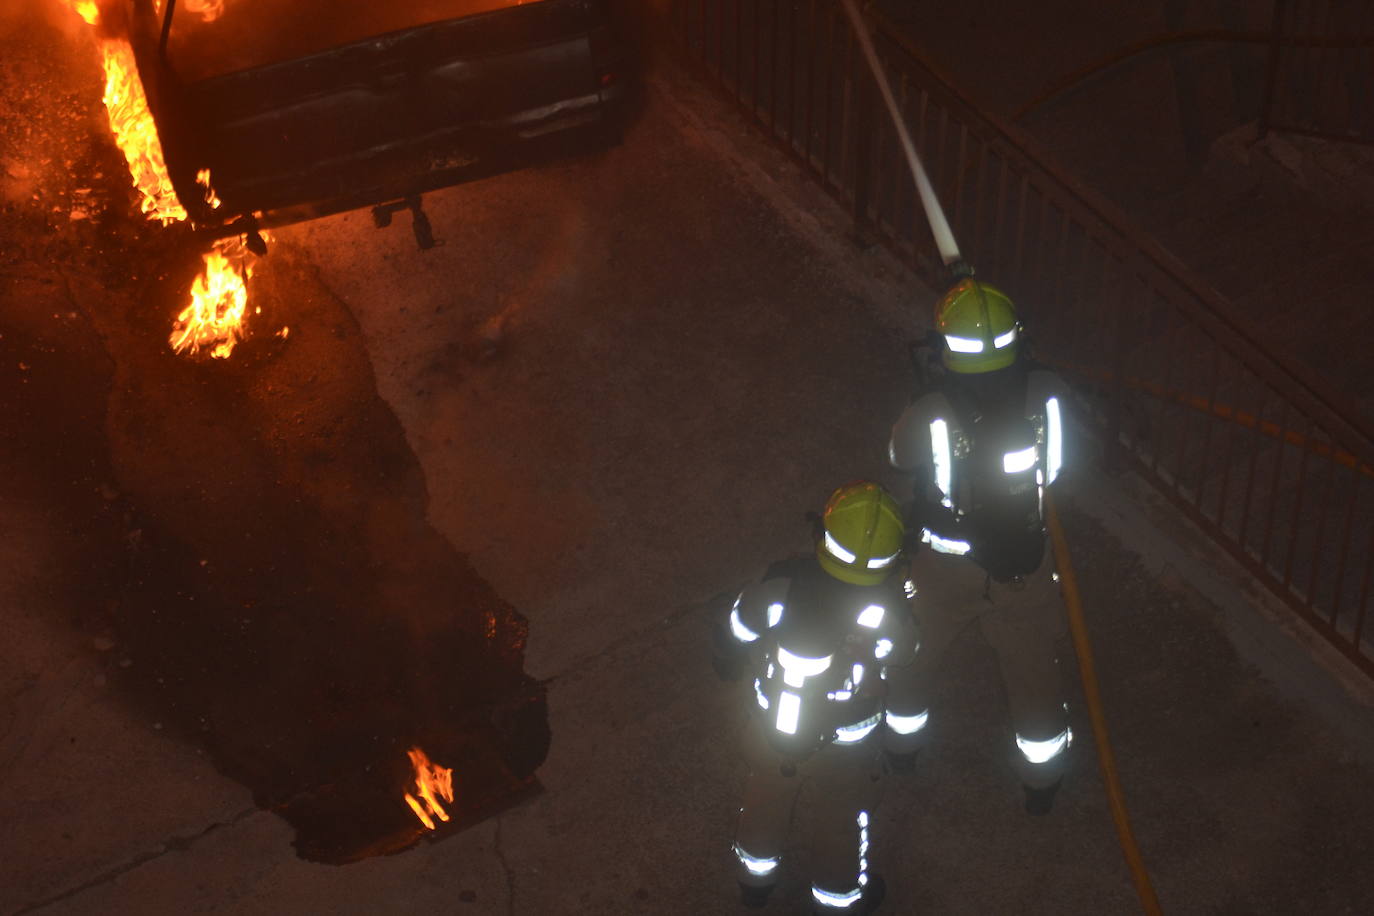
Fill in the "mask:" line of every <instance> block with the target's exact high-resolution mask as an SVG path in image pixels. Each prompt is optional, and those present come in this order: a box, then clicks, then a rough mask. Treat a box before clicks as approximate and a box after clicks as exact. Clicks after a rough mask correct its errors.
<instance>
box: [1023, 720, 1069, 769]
mask: <svg viewBox="0 0 1374 916" xmlns="http://www.w3.org/2000/svg"><path fill="white" fill-rule="evenodd" d="M1072 740H1073V730H1072V729H1068V728H1066V729H1064V730H1063V731H1062V732H1060V733H1059V734H1057V735H1055V736H1054V737H1053V738H1047V739H1046V740H1044V741H1030V740H1027V739H1025V738H1022V737H1021V736H1020V735H1017V736H1016V746H1017V747H1018V748H1020V749H1021V754H1022V755H1023V756H1024V757H1025V758H1026V759H1027V760H1029V761H1030V762H1031V763H1045V762H1047V761H1050V760H1053V759H1054V758H1055V757H1058V756H1059V755H1060V754H1062V753H1064V749H1065V748H1067V747H1068V746H1069V742H1071V741H1072Z"/></svg>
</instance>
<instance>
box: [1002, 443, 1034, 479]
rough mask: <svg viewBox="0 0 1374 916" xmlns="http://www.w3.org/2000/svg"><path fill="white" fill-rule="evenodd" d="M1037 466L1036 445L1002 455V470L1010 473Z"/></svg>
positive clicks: (1018, 472)
mask: <svg viewBox="0 0 1374 916" xmlns="http://www.w3.org/2000/svg"><path fill="white" fill-rule="evenodd" d="M1033 467H1035V446H1033V445H1032V446H1031V447H1030V448H1023V449H1021V450H1020V451H1019V452H1007V453H1005V454H1004V455H1002V470H1003V471H1005V472H1006V473H1008V474H1020V473H1021V472H1022V471H1029V470H1030V469H1031V468H1033Z"/></svg>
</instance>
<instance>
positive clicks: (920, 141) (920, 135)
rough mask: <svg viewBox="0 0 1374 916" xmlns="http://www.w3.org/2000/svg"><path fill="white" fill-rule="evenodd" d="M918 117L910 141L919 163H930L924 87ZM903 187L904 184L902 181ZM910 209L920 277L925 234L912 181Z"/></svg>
mask: <svg viewBox="0 0 1374 916" xmlns="http://www.w3.org/2000/svg"><path fill="white" fill-rule="evenodd" d="M920 98H921V105H920V115H919V116H918V117H917V120H916V137H915V138H914V139H913V140H912V141H911V142H913V143H915V144H916V148H917V149H918V150H920V151H921V161H922V162H926V163H928V162H930V153H929V149H928V147H927V145H926V139H927V137H928V136H929V135H928V134H927V132H926V117H927V115H929V114H930V93H929V92H928V91H926V88H925V87H924V86H922V87H921V95H920ZM903 186H904V187H905V186H906V182H905V181H903ZM910 200H911V203H910V207H911V267H912V270H914V271H916V273H917V275H918V276H921V275H922V273H921V251H922V246H921V243H922V242H923V241H924V240H925V237H926V236H925V233H924V232H923V231H922V227H923V226H924V220H922V219H921V213H920V204H919V203H918V202H917V200H916V183H915V180H914V179H913V180H912V183H911V193H910Z"/></svg>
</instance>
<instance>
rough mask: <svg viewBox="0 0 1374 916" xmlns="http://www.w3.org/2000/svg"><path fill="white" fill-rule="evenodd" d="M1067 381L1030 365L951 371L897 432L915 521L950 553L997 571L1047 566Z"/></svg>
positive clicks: (998, 576)
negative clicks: (1050, 495) (1048, 519)
mask: <svg viewBox="0 0 1374 916" xmlns="http://www.w3.org/2000/svg"><path fill="white" fill-rule="evenodd" d="M1063 402H1064V386H1063V383H1062V382H1061V381H1060V380H1059V377H1058V376H1056V375H1055V374H1054V373H1052V372H1047V371H1044V370H1041V369H1035V368H1029V369H1028V368H1026V367H1025V366H1024V365H1022V364H1018V365H1016V366H1012V367H1009V368H1007V369H1004V370H1000V371H999V372H996V373H987V374H986V375H983V376H960V375H957V374H955V373H947V374H946V375H944V376H943V377H942V378H941V379H940V380H939V381H938V382H937V383H936V384H935V385H934V386H933V387H932V389H931V390H929V391H927V392H925V393H924V394H922V395H920V396H919V397H917V398H916V400H914V401H913V402H912V403H911V405H910V406H908V407H907V409H906V411H905V412H904V413H903V414H902V416H901V417H900V418H899V419H898V420H897V423H896V425H895V426H894V427H893V430H892V440H891V443H890V444H889V447H888V449H889V451H888V455H889V458H890V459H891V462H892V465H893V467H895V468H897V469H898V470H899V471H903V472H905V473H908V474H911V475H913V477H914V480H913V500H912V504H911V509H910V513H909V518H908V523H909V525H910V526H911V529H912V530H913V531H919V532H920V537H921V540H922V542H924V543H926V544H928V545H929V546H930V547H931V549H933V550H936V551H938V552H940V553H946V554H955V555H959V556H968V557H969V558H970V559H972V560H973V561H974V562H975V563H977V564H978V565H979V566H981V567H982V568H983V569H984V570H985V571H986V572H987V573H988V574H989V575H990V576H991V577H992V578H993V579H995V580H996V581H999V582H1006V581H1010V580H1012V579H1014V578H1016V577H1018V576H1027V575H1030V574H1031V573H1032V572H1034V571H1035V570H1036V569H1037V568H1039V566H1040V563H1041V562H1042V561H1043V558H1044V554H1045V527H1044V491H1045V487H1047V486H1049V485H1050V484H1051V483H1053V482H1054V480H1055V478H1056V477H1057V476H1058V474H1059V470H1060V467H1061V465H1062V464H1063V455H1064V452H1063V420H1062V411H1063V407H1062V405H1063Z"/></svg>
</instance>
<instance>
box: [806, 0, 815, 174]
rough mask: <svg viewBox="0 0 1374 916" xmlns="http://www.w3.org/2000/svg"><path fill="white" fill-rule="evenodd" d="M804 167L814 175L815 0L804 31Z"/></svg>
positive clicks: (811, 2)
mask: <svg viewBox="0 0 1374 916" xmlns="http://www.w3.org/2000/svg"><path fill="white" fill-rule="evenodd" d="M806 45H807V48H806V165H807V167H808V168H810V169H811V171H812V173H813V174H814V173H815V171H816V166H815V163H814V162H813V161H812V158H811V140H812V135H813V133H814V131H815V126H814V124H813V118H812V115H814V114H815V111H816V0H809V3H808V6H807V29H806Z"/></svg>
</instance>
